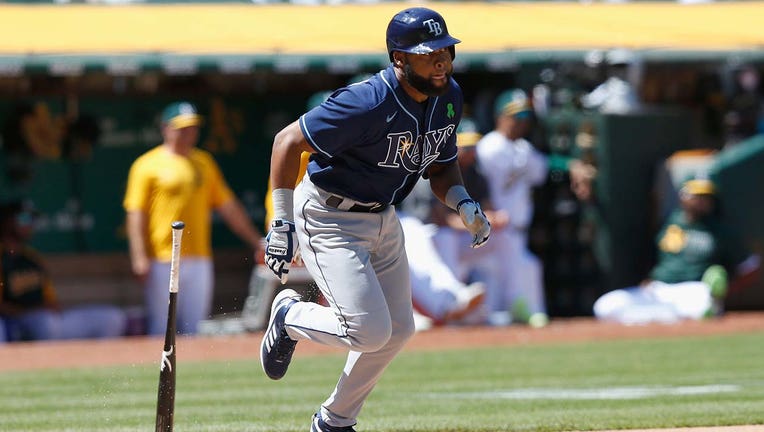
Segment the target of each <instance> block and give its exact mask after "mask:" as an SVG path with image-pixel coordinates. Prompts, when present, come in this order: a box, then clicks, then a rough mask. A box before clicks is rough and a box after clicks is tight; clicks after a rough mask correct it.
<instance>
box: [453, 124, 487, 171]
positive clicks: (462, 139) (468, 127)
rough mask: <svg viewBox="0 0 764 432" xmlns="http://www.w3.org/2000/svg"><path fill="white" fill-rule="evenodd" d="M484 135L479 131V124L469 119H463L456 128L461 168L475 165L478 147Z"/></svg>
mask: <svg viewBox="0 0 764 432" xmlns="http://www.w3.org/2000/svg"><path fill="white" fill-rule="evenodd" d="M482 137H483V135H482V134H481V133H480V132H479V131H478V127H477V124H476V123H475V122H474V121H473V120H472V119H471V118H468V117H462V120H461V122H459V127H457V128H456V147H457V148H458V150H459V153H458V156H457V157H458V159H459V164H460V165H461V166H467V165H472V164H473V163H475V158H476V153H477V152H476V150H477V148H476V146H477V143H478V141H480V138H482Z"/></svg>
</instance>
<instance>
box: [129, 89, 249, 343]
mask: <svg viewBox="0 0 764 432" xmlns="http://www.w3.org/2000/svg"><path fill="white" fill-rule="evenodd" d="M161 122H162V124H161V129H162V137H163V139H164V142H163V143H162V144H161V145H159V146H157V147H155V148H154V149H152V150H149V151H148V152H146V153H144V154H143V155H142V156H140V157H139V158H138V159H136V160H135V162H133V164H132V166H131V168H130V174H129V176H128V179H127V191H126V192H125V198H124V202H123V205H124V208H125V211H126V212H127V235H128V240H129V244H130V260H131V264H132V270H133V273H134V274H135V275H136V276H137V277H138V278H139V280H141V281H142V282H143V283H144V285H145V300H146V314H147V323H146V324H147V333H148V334H150V335H162V334H164V332H165V327H166V325H167V284H168V281H169V280H170V279H169V278H170V257H171V254H172V229H171V228H170V224H171V223H172V222H173V221H176V220H181V221H183V222H185V223H186V229H185V230H184V235H183V244H182V249H181V257H182V259H181V262H182V265H181V266H180V281H181V287H182V288H181V291H180V292H181V294H180V295H178V312H177V313H178V318H177V319H178V323H177V326H178V331H179V332H180V333H182V334H194V333H196V332H197V331H198V329H197V327H198V324H199V322H200V321H201V320H204V319H206V318H208V316H209V314H210V309H211V306H212V294H213V288H214V287H213V285H214V274H213V263H212V246H211V236H212V234H211V229H212V211H213V210H215V211H217V213H218V214H219V215H220V216H221V217H222V219H223V221H224V222H225V223H226V225H228V227H229V228H230V229H231V231H233V232H234V233H235V234H236V235H238V236H239V237H240V238H241V239H242V241H244V242H245V243H246V244H247V245H249V246H250V247H252V248H253V249H254V250H255V255H260V253H259V252H258V251H259V250H261V247H260V242H261V238H262V236H261V235H260V233H259V232H258V231H257V230H256V229H255V228H254V226H253V225H252V222H251V221H250V218H249V216H248V215H247V213H246V212H245V210H244V208H243V207H242V205H241V204H240V203H239V201H238V199H236V197H235V196H234V194H233V192H232V191H231V189H230V188H229V187H228V185H227V184H226V181H225V179H224V177H223V174H222V173H221V172H220V168H219V167H218V165H217V163H216V162H215V159H214V158H213V157H212V155H211V154H210V153H208V152H207V151H205V150H202V149H199V148H196V144H197V141H198V140H199V125H200V124H201V123H202V117H201V116H200V115H199V114H198V112H197V110H196V107H194V106H193V105H192V104H191V103H189V102H176V103H172V104H170V105H169V106H167V107H166V108H165V110H164V111H163V112H162V120H161Z"/></svg>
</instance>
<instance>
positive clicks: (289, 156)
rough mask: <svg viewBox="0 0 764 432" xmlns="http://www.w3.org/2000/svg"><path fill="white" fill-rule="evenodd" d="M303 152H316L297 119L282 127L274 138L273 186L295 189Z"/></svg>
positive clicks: (273, 187) (272, 159) (274, 187)
mask: <svg viewBox="0 0 764 432" xmlns="http://www.w3.org/2000/svg"><path fill="white" fill-rule="evenodd" d="M302 152H308V153H314V152H315V150H313V147H311V146H310V144H308V141H307V140H306V139H305V136H304V135H303V134H302V130H300V125H299V124H298V123H297V121H295V122H293V123H292V124H290V125H289V126H287V127H285V128H284V129H282V130H281V131H280V132H279V133H278V134H276V137H275V138H274V140H273V152H272V153H271V187H272V189H273V190H276V189H282V188H286V189H294V185H295V183H296V182H297V175H298V173H299V172H300V155H301V154H302Z"/></svg>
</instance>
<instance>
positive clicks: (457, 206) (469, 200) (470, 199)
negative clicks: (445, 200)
mask: <svg viewBox="0 0 764 432" xmlns="http://www.w3.org/2000/svg"><path fill="white" fill-rule="evenodd" d="M468 202H471V203H474V202H475V200H474V199H472V198H465V199H463V200H461V201H459V202H458V203H457V204H456V212H457V213H459V209H460V208H461V207H462V206H463V205H464V204H467V203H468Z"/></svg>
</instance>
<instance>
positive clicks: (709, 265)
mask: <svg viewBox="0 0 764 432" xmlns="http://www.w3.org/2000/svg"><path fill="white" fill-rule="evenodd" d="M679 201H680V208H679V209H677V210H675V211H674V212H673V213H672V214H671V215H670V216H669V218H668V220H667V221H666V223H665V224H664V226H663V228H662V229H661V231H660V233H659V234H658V237H657V241H656V242H657V247H658V262H657V264H656V265H655V267H653V269H652V271H651V272H650V275H649V276H648V278H647V279H645V280H644V281H642V283H641V284H640V285H639V286H637V287H631V288H626V289H618V290H614V291H611V292H608V293H606V294H604V295H603V296H601V297H600V298H599V299H597V301H596V302H595V303H594V315H595V316H596V317H597V318H598V319H601V320H607V321H615V322H620V323H624V324H643V323H647V322H654V321H655V322H675V321H678V320H681V319H700V318H704V317H709V316H714V315H717V314H719V313H721V311H722V310H721V306H722V303H723V301H724V297H725V296H726V294H727V292H728V289H735V290H736V289H739V287H742V286H743V285H746V284H749V283H750V282H752V281H753V280H755V278H756V277H757V276H758V272H759V268H760V258H759V256H758V255H755V254H750V253H749V252H748V251H747V250H746V249H745V247H744V246H743V244H742V242H741V240H740V238H739V237H738V236H737V235H736V234H735V233H734V232H732V231H731V230H730V228H729V227H726V226H724V225H722V224H721V222H720V219H719V217H718V216H719V214H718V207H717V202H716V188H715V186H714V184H713V183H712V182H711V181H710V180H708V179H705V178H694V179H691V180H688V181H686V182H685V183H684V184H683V185H682V188H681V189H680V191H679ZM728 274H730V275H732V280H730V281H728V276H727V275H728ZM728 282H731V283H732V284H733V285H734V287H733V286H728Z"/></svg>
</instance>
